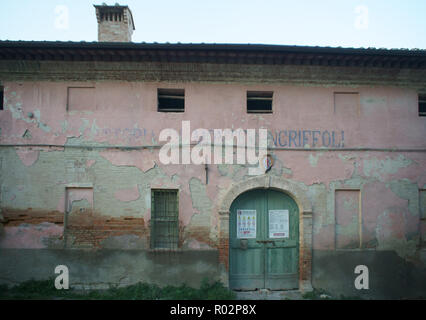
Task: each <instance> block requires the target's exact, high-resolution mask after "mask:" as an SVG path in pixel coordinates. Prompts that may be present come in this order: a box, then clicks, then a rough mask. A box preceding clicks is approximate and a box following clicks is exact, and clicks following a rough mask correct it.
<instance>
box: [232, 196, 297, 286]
mask: <svg viewBox="0 0 426 320" xmlns="http://www.w3.org/2000/svg"><path fill="white" fill-rule="evenodd" d="M237 210H256V238H255V239H238V238H237V217H236V216H237ZM269 210H288V211H289V217H288V218H289V219H288V220H289V235H288V237H287V238H269ZM230 213H231V216H230V221H229V223H230V225H229V227H230V229H229V238H230V239H229V262H230V263H229V282H230V287H231V288H233V289H237V290H255V289H261V288H268V289H271V290H285V289H293V288H297V287H298V260H299V215H298V208H297V205H296V203H295V202H294V200H293V199H291V198H290V197H289V196H288V195H286V194H284V193H281V192H278V191H274V190H266V189H258V190H251V191H248V192H245V193H243V194H242V195H240V196H239V197H238V198H237V199H236V200H235V201H234V202H233V204H232V206H231V212H230Z"/></svg>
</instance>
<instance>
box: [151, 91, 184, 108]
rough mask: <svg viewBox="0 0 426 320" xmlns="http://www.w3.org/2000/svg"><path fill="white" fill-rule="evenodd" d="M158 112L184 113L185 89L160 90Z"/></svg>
mask: <svg viewBox="0 0 426 320" xmlns="http://www.w3.org/2000/svg"><path fill="white" fill-rule="evenodd" d="M157 98H158V99H157V100H158V112H184V111H185V90H184V89H158V90H157Z"/></svg>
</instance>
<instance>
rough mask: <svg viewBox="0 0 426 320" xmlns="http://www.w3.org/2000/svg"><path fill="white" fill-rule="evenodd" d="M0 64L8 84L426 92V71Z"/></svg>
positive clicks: (217, 65) (216, 65) (154, 64)
mask: <svg viewBox="0 0 426 320" xmlns="http://www.w3.org/2000/svg"><path fill="white" fill-rule="evenodd" d="M111 59H112V61H110V62H93V61H86V62H78V61H70V62H55V61H14V60H8V61H0V79H1V80H3V81H20V80H25V81H33V80H36V81H45V80H47V81H98V80H120V81H159V80H160V81H162V80H167V81H173V82H174V81H177V82H188V81H197V82H215V83H223V82H226V83H241V82H243V83H259V81H261V82H262V83H263V84H277V83H279V84H292V85H297V84H302V85H324V84H327V85H329V84H334V85H339V86H343V85H380V86H386V85H392V86H401V87H410V88H413V89H416V90H418V91H419V92H424V93H426V80H425V79H426V69H419V70H409V69H406V70H404V69H403V70H392V69H386V68H381V69H380V70H379V69H378V68H360V67H322V66H314V67H313V66H291V65H263V66H261V67H259V66H258V65H239V64H235V65H234V64H220V63H171V62H164V63H162V62H115V61H113V57H111Z"/></svg>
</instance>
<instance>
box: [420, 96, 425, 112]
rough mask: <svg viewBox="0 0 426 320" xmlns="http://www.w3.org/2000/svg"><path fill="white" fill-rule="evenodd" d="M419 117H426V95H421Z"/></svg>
mask: <svg viewBox="0 0 426 320" xmlns="http://www.w3.org/2000/svg"><path fill="white" fill-rule="evenodd" d="M419 117H426V95H424V96H420V95H419Z"/></svg>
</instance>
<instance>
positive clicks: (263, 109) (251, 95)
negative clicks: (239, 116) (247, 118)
mask: <svg viewBox="0 0 426 320" xmlns="http://www.w3.org/2000/svg"><path fill="white" fill-rule="evenodd" d="M272 95H273V92H272V91H247V113H272Z"/></svg>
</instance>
